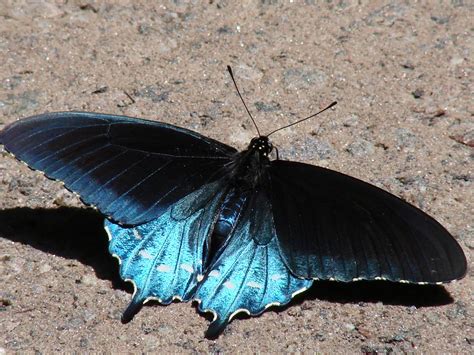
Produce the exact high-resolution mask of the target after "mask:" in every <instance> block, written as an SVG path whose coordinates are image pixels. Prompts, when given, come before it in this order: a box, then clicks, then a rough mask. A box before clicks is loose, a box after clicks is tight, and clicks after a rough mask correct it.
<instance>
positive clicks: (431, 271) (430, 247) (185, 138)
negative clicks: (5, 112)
mask: <svg viewBox="0 0 474 355" xmlns="http://www.w3.org/2000/svg"><path fill="white" fill-rule="evenodd" d="M0 144H3V145H4V147H5V149H6V150H7V151H9V152H11V153H12V154H14V155H15V157H16V158H17V159H19V160H21V161H24V162H26V163H27V164H28V165H29V166H30V167H31V168H33V169H37V170H41V171H43V172H44V173H45V174H46V176H48V177H50V178H52V179H56V180H61V181H63V182H64V185H65V187H67V188H68V189H70V190H72V191H74V192H76V193H77V194H79V196H81V198H82V200H83V201H84V202H85V203H86V204H88V205H93V206H95V207H96V208H97V209H98V210H99V211H100V212H102V213H103V214H104V216H105V217H106V220H105V228H106V229H107V231H108V234H109V239H110V244H109V250H110V252H111V253H112V254H113V255H114V256H116V257H117V258H118V259H119V260H120V267H119V272H120V275H121V277H122V278H123V279H125V280H127V281H131V282H132V283H133V284H134V286H135V292H134V295H133V297H132V301H131V303H130V305H129V306H128V308H127V309H126V311H125V312H124V315H123V320H124V321H129V320H130V319H131V318H132V317H133V316H134V314H135V313H136V312H137V311H138V310H139V309H140V307H141V305H142V304H143V303H145V302H147V301H148V300H150V299H155V300H158V301H159V302H161V303H163V304H169V303H170V302H172V301H173V300H182V301H191V300H196V301H197V302H198V303H199V306H198V309H199V310H200V311H210V312H212V313H213V314H214V321H213V322H212V323H211V326H210V328H209V330H208V333H207V334H208V335H209V336H215V335H217V334H219V333H220V332H221V331H222V330H223V329H224V328H225V326H226V324H227V323H228V322H229V321H230V320H231V319H232V317H233V316H234V315H235V314H237V313H239V312H246V313H248V314H252V315H257V314H260V313H262V312H263V311H265V310H266V309H267V308H268V307H270V306H272V305H282V304H286V303H288V302H289V301H290V300H291V298H292V297H293V296H294V295H296V294H298V293H300V292H303V291H304V290H306V289H307V288H309V287H310V286H311V285H312V283H313V280H315V279H325V280H337V281H343V282H350V281H356V280H389V281H397V282H412V283H431V284H433V283H442V282H449V281H451V280H455V279H459V278H461V277H463V276H464V274H465V272H466V259H465V256H464V254H463V251H462V249H461V247H460V246H459V245H458V244H457V242H456V241H455V239H454V238H453V237H452V236H451V235H450V234H449V232H448V231H447V230H446V229H445V228H444V227H442V226H441V225H440V224H439V223H438V222H436V221H435V220H434V219H433V218H432V217H430V216H428V215H427V214H426V213H424V212H422V211H421V210H419V209H417V208H416V207H414V206H412V205H410V204H408V203H407V202H405V201H403V200H401V199H399V198H398V197H396V196H394V195H391V194H389V193H388V192H386V191H384V190H381V189H379V188H377V187H375V186H373V185H370V184H368V183H365V182H363V181H360V180H358V179H355V178H352V177H350V176H348V175H344V174H341V173H338V172H335V171H332V170H329V169H325V168H322V167H317V166H312V165H307V164H303V163H297V162H291V161H286V160H280V159H278V158H277V159H274V160H272V159H270V155H271V153H272V151H273V147H272V145H271V142H270V141H269V139H268V137H266V136H259V137H256V138H254V139H252V141H251V142H250V144H249V146H248V147H247V149H245V150H244V151H242V152H238V151H237V150H235V149H234V148H232V147H229V146H227V145H225V144H223V143H220V142H218V141H215V140H212V139H210V138H208V137H205V136H202V135H200V134H198V133H196V132H192V131H189V130H186V129H184V128H180V127H176V126H172V125H169V124H164V123H160V122H155V121H148V120H142V119H134V118H130V117H125V116H114V115H105V114H97V113H85V112H62V113H51V114H44V115H39V116H35V117H31V118H28V119H25V120H20V121H17V122H15V123H13V124H11V125H10V126H7V127H6V128H5V129H4V130H3V131H1V132H0ZM277 156H278V155H277Z"/></svg>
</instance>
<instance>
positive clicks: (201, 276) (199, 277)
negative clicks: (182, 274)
mask: <svg viewBox="0 0 474 355" xmlns="http://www.w3.org/2000/svg"><path fill="white" fill-rule="evenodd" d="M196 279H197V281H198V282H201V281H202V280H203V279H204V275H202V274H199V275H197V277H196Z"/></svg>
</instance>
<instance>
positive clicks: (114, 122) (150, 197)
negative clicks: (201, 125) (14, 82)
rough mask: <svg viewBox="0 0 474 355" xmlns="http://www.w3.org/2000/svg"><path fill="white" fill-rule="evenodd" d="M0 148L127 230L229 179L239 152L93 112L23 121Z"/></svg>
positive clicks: (164, 127)
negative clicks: (226, 174)
mask: <svg viewBox="0 0 474 355" xmlns="http://www.w3.org/2000/svg"><path fill="white" fill-rule="evenodd" d="M0 143H1V144H3V145H4V146H5V149H6V150H7V151H8V152H10V153H12V154H14V155H15V156H16V158H18V159H19V160H22V161H24V162H25V163H27V164H28V165H29V166H30V167H31V168H33V169H36V170H40V171H43V172H44V173H45V174H46V176H48V177H50V178H53V179H57V180H61V181H63V182H64V184H65V186H66V187H67V188H68V189H70V190H72V191H74V192H76V193H78V194H79V195H80V196H81V198H82V200H83V201H84V202H85V203H86V204H90V205H94V206H96V207H97V208H98V209H99V210H100V211H101V212H102V213H104V214H105V215H107V216H109V217H110V218H111V219H113V220H114V221H116V222H119V223H122V224H126V225H136V224H140V223H144V222H147V221H149V220H151V219H153V218H156V217H157V216H159V215H160V214H161V213H162V212H163V211H164V210H165V209H166V208H167V207H168V206H170V205H171V204H173V203H175V202H176V201H178V200H179V199H181V198H182V197H184V196H186V195H188V194H189V193H190V192H192V191H194V190H195V189H197V188H199V187H200V186H202V185H203V184H205V183H208V182H211V181H214V180H216V179H217V178H219V177H221V175H222V174H223V172H224V169H223V168H224V166H225V165H226V164H227V163H228V162H229V161H230V160H231V159H232V156H233V155H234V154H235V152H236V151H235V149H233V148H231V147H229V146H227V145H225V144H222V143H220V142H217V141H215V140H212V139H210V138H207V137H204V136H202V135H200V134H198V133H195V132H192V131H189V130H186V129H183V128H179V127H176V126H172V125H168V124H164V123H159V122H154V121H148V120H142V119H135V118H130V117H126V116H113V115H106V114H97V113H86V112H62V113H50V114H43V115H39V116H34V117H31V118H27V119H24V120H20V121H17V122H15V123H13V124H11V125H10V126H7V127H6V128H5V129H4V130H3V131H2V132H0Z"/></svg>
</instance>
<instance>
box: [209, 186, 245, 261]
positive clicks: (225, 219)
mask: <svg viewBox="0 0 474 355" xmlns="http://www.w3.org/2000/svg"><path fill="white" fill-rule="evenodd" d="M247 197H248V193H245V192H244V193H242V191H237V190H236V189H235V188H233V189H231V190H229V192H228V193H227V194H226V196H225V198H224V200H223V202H222V205H221V208H220V212H219V214H218V217H217V220H216V222H215V224H214V229H213V232H212V235H211V238H210V241H209V248H208V252H207V253H205V254H207V255H205V258H206V264H209V263H210V262H211V261H212V260H213V259H214V257H215V256H216V254H217V253H218V251H219V249H221V247H222V245H223V244H224V242H225V240H226V239H227V237H228V236H229V235H230V234H231V233H232V231H233V230H234V227H235V225H236V224H237V221H238V220H239V217H240V215H241V213H242V210H243V209H244V206H245V204H246V201H247Z"/></svg>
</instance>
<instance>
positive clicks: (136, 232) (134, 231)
mask: <svg viewBox="0 0 474 355" xmlns="http://www.w3.org/2000/svg"><path fill="white" fill-rule="evenodd" d="M132 230H133V235H134V236H135V238H136V239H142V236H141V235H140V233H138V231H137V229H136V228H133V229H132Z"/></svg>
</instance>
